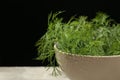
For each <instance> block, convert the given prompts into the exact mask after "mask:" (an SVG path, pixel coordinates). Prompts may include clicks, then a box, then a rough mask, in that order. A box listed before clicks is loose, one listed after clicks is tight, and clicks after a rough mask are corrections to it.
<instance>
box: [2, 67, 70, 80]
mask: <svg viewBox="0 0 120 80" xmlns="http://www.w3.org/2000/svg"><path fill="white" fill-rule="evenodd" d="M46 69H47V68H45V67H0V80H69V79H68V78H67V77H66V76H65V75H64V73H63V72H62V75H59V76H56V77H54V76H52V69H53V68H52V67H50V69H49V70H48V71H46Z"/></svg>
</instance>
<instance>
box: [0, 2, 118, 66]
mask: <svg viewBox="0 0 120 80" xmlns="http://www.w3.org/2000/svg"><path fill="white" fill-rule="evenodd" d="M119 7H120V6H119V2H117V1H115V0H114V1H113V0H111V1H110V0H96V1H92V0H78V1H77V0H44V1H40V0H39V1H35V0H33V1H27V0H16V1H13V0H11V1H8V2H7V9H6V14H5V16H4V17H5V26H4V31H3V33H2V34H3V38H2V39H3V42H2V43H3V45H2V46H1V47H2V48H1V49H2V50H3V52H1V53H0V65H1V66H43V65H46V63H43V64H42V63H41V61H36V60H34V58H35V57H37V51H36V47H35V46H34V45H35V42H36V41H37V40H38V39H39V38H40V37H41V36H42V35H43V34H44V33H45V31H46V29H47V16H48V14H49V13H50V12H51V11H53V12H56V11H63V10H65V11H66V12H65V13H64V14H63V15H61V16H62V17H64V18H65V20H68V19H69V18H70V17H71V16H73V15H75V14H76V15H87V16H89V17H90V18H92V17H94V16H95V14H96V12H98V11H103V12H105V13H107V14H109V15H110V17H111V18H113V19H115V20H116V21H117V22H120V16H119V14H120V9H119Z"/></svg>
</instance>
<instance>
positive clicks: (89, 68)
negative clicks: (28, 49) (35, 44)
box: [54, 46, 120, 80]
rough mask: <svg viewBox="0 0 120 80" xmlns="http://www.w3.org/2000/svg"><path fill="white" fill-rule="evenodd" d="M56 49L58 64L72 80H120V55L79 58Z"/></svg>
mask: <svg viewBox="0 0 120 80" xmlns="http://www.w3.org/2000/svg"><path fill="white" fill-rule="evenodd" d="M54 48H55V51H56V59H57V62H58V64H59V66H60V67H61V69H62V70H63V71H64V73H65V74H66V75H67V76H68V77H69V78H70V80H120V55H118V56H78V55H72V54H68V53H64V52H61V51H60V50H58V49H57V48H56V46H54Z"/></svg>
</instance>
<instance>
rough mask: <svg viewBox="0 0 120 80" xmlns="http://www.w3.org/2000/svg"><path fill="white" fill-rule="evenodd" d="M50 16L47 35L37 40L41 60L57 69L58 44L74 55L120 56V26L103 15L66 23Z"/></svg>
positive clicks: (72, 19)
mask: <svg viewBox="0 0 120 80" xmlns="http://www.w3.org/2000/svg"><path fill="white" fill-rule="evenodd" d="M61 13H62V12H57V13H50V14H49V16H48V29H47V32H46V33H45V34H44V35H43V36H42V37H41V38H40V39H39V40H38V41H37V43H36V46H37V49H38V58H37V59H38V60H43V61H44V60H47V61H48V62H49V63H50V64H49V65H50V66H55V65H57V64H56V59H55V52H54V47H53V46H54V44H55V43H57V44H58V46H57V47H58V49H59V50H61V51H64V52H67V53H71V54H78V55H92V56H112V55H120V24H119V23H115V21H114V20H112V19H110V17H109V16H108V15H107V14H105V13H103V12H98V13H97V14H96V16H95V18H93V19H91V20H88V19H87V16H80V17H78V18H73V17H71V19H70V20H69V21H68V22H63V18H59V17H58V15H59V14H61Z"/></svg>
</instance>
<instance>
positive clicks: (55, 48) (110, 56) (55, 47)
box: [54, 44, 120, 58]
mask: <svg viewBox="0 0 120 80" xmlns="http://www.w3.org/2000/svg"><path fill="white" fill-rule="evenodd" d="M54 50H55V51H57V52H59V53H62V54H65V55H69V56H77V57H91V58H113V57H120V55H109V56H92V55H77V54H72V53H67V52H63V51H61V50H59V49H58V48H57V44H54Z"/></svg>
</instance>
